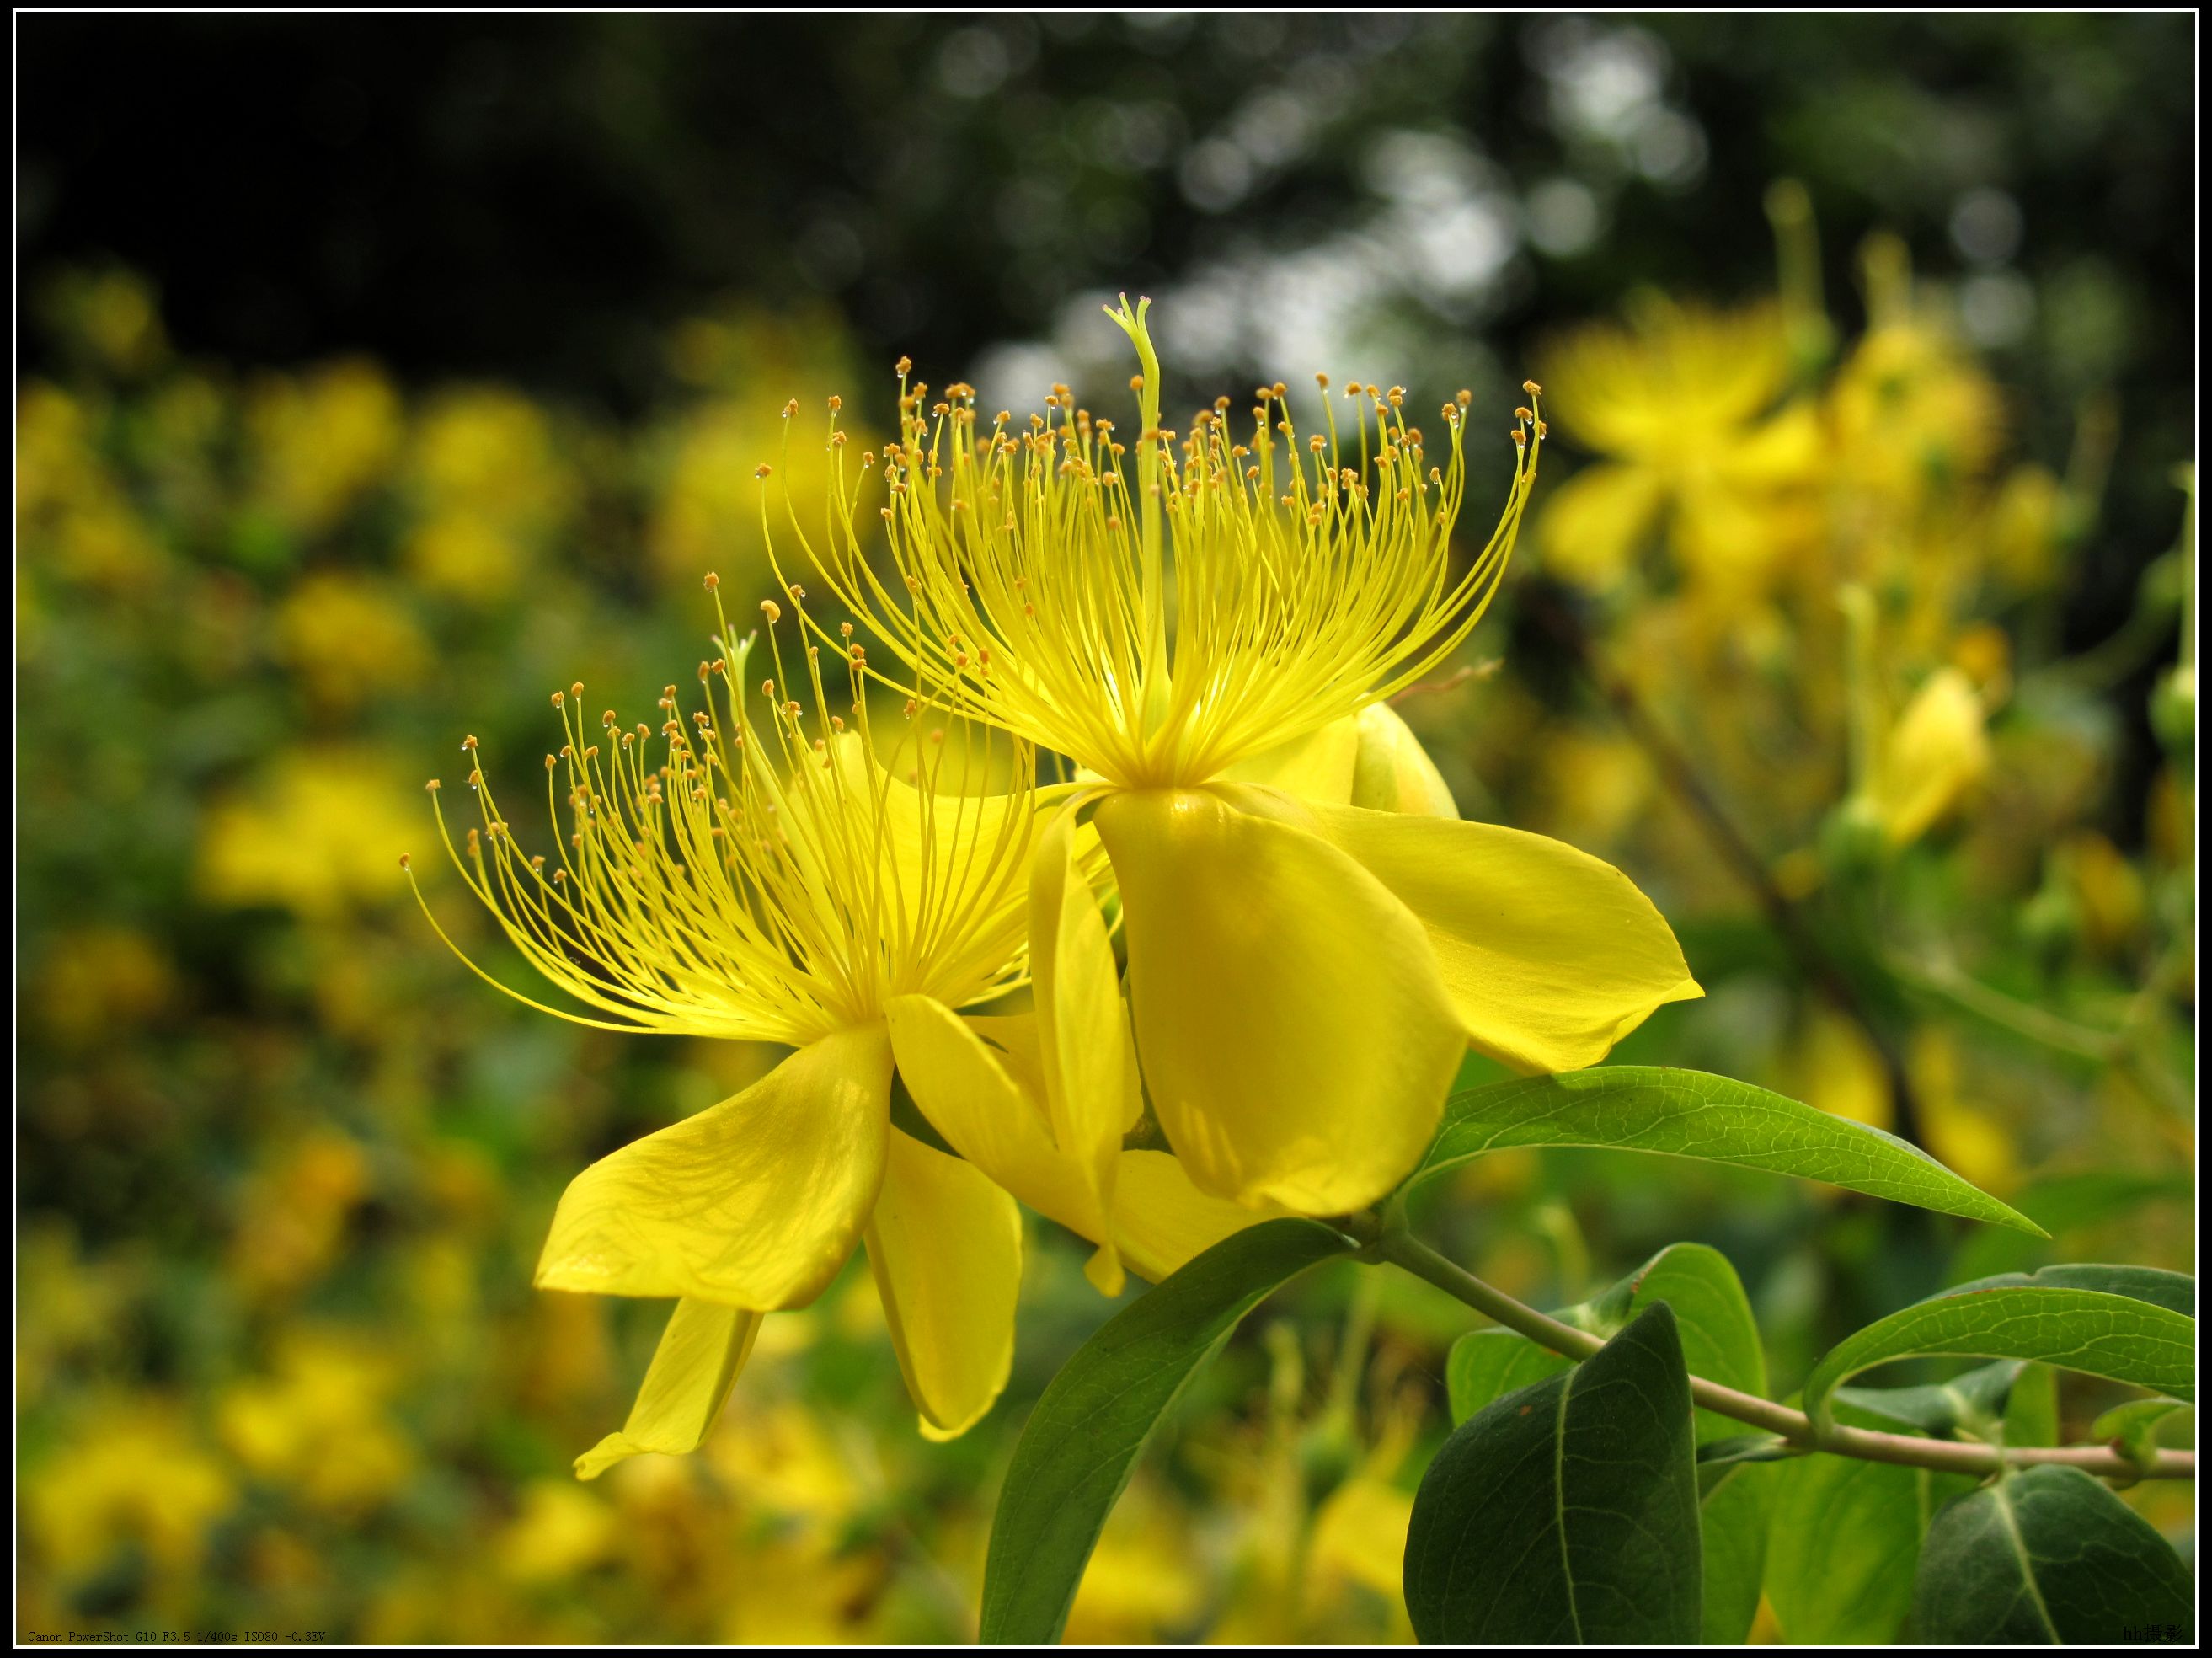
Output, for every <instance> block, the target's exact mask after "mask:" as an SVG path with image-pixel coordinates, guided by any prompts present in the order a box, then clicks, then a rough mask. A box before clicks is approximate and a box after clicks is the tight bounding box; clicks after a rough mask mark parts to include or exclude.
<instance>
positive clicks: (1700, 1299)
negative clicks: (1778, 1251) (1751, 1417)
mask: <svg viewBox="0 0 2212 1658" xmlns="http://www.w3.org/2000/svg"><path fill="white" fill-rule="evenodd" d="M1662 1301H1663V1302H1665V1303H1667V1304H1668V1306H1669V1307H1671V1308H1673V1309H1674V1322H1675V1325H1676V1327H1678V1329H1679V1330H1680V1333H1681V1338H1682V1358H1683V1362H1684V1363H1686V1365H1687V1366H1688V1367H1689V1371H1690V1374H1691V1375H1692V1376H1703V1377H1705V1380H1706V1381H1708V1382H1719V1383H1720V1384H1721V1385H1722V1386H1723V1387H1724V1388H1735V1389H1736V1391H1738V1392H1739V1393H1747V1394H1758V1395H1760V1396H1762V1397H1763V1396H1764V1395H1765V1392H1766V1352H1765V1348H1763V1347H1762V1346H1761V1345H1759V1322H1758V1321H1757V1320H1756V1319H1754V1318H1753V1316H1752V1312H1751V1300H1750V1297H1747V1296H1746V1295H1745V1294H1744V1292H1743V1282H1742V1280H1741V1279H1740V1278H1737V1277H1736V1275H1735V1267H1734V1266H1730V1265H1729V1258H1728V1257H1727V1256H1726V1255H1724V1254H1722V1253H1721V1252H1720V1251H1719V1250H1717V1249H1715V1248H1712V1247H1711V1246H1710V1245H1708V1244H1703V1243H1671V1244H1668V1246H1667V1248H1664V1249H1662V1250H1661V1251H1660V1252H1659V1253H1658V1254H1656V1255H1654V1256H1652V1257H1651V1259H1650V1260H1647V1261H1645V1262H1644V1265H1643V1266H1639V1267H1638V1268H1637V1269H1636V1270H1635V1271H1634V1272H1631V1273H1630V1274H1629V1275H1628V1276H1627V1277H1626V1278H1623V1279H1621V1280H1620V1283H1618V1284H1615V1285H1613V1288H1612V1289H1611V1290H1609V1291H1607V1292H1606V1293H1605V1294H1603V1295H1601V1296H1600V1297H1598V1298H1597V1300H1596V1301H1595V1303H1593V1304H1592V1306H1591V1309H1590V1310H1591V1311H1592V1313H1593V1314H1595V1317H1596V1321H1597V1326H1598V1328H1599V1329H1600V1330H1601V1331H1604V1332H1607V1333H1610V1332H1611V1331H1613V1330H1614V1329H1617V1328H1619V1327H1620V1326H1621V1325H1622V1324H1623V1323H1625V1322H1626V1321H1627V1319H1628V1318H1629V1317H1631V1316H1633V1315H1635V1314H1638V1313H1640V1312H1642V1311H1643V1310H1644V1309H1645V1308H1647V1307H1652V1306H1656V1305H1657V1304H1658V1303H1660V1302H1662ZM1697 1419H1698V1438H1699V1442H1706V1441H1710V1440H1716V1439H1729V1438H1733V1437H1735V1436H1737V1435H1740V1434H1741V1433H1742V1432H1743V1424H1741V1423H1740V1422H1736V1421H1733V1420H1731V1419H1730V1418H1728V1417H1724V1416H1717V1415H1715V1414H1714V1413H1713V1412H1711V1411H1700V1412H1698V1418H1697Z"/></svg>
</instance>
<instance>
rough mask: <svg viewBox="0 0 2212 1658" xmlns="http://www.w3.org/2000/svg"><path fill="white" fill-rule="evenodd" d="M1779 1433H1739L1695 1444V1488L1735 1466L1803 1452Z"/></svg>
mask: <svg viewBox="0 0 2212 1658" xmlns="http://www.w3.org/2000/svg"><path fill="white" fill-rule="evenodd" d="M1802 1455H1805V1453H1804V1452H1803V1451H1802V1450H1801V1449H1800V1448H1798V1447H1796V1446H1795V1445H1793V1444H1791V1443H1790V1442H1789V1441H1788V1440H1786V1439H1784V1438H1783V1437H1782V1436H1780V1435H1779V1434H1739V1435H1737V1436H1735V1438H1733V1439H1714V1440H1708V1441H1707V1442H1705V1444H1702V1445H1700V1446H1699V1447H1698V1489H1699V1491H1701V1492H1702V1491H1709V1490H1710V1489H1711V1487H1712V1486H1713V1485H1715V1484H1717V1482H1718V1481H1720V1480H1721V1479H1724V1478H1726V1477H1727V1476H1728V1475H1729V1473H1731V1472H1733V1471H1734V1470H1735V1469H1737V1468H1741V1467H1746V1466H1747V1465H1749V1464H1752V1463H1758V1462H1789V1461H1794V1460H1795V1459H1796V1458H1798V1457H1801V1456H1802Z"/></svg>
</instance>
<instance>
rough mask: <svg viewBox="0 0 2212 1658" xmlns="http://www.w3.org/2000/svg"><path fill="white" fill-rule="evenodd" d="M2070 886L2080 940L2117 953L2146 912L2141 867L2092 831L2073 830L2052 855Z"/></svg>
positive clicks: (2131, 938) (2140, 925) (2147, 898)
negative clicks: (2079, 922)
mask: <svg viewBox="0 0 2212 1658" xmlns="http://www.w3.org/2000/svg"><path fill="white" fill-rule="evenodd" d="M2052 855H2053V856H2054V857H2055V858H2056V859H2057V860H2058V864H2059V866H2060V868H2061V869H2063V871H2064V872H2065V878H2066V881H2067V884H2069V886H2070V887H2071V888H2072V889H2073V892H2074V897H2075V903H2076V905H2077V906H2078V908H2079V912H2080V914H2081V933H2082V938H2083V941H2084V942H2085V943H2086V944H2087V945H2088V946H2089V948H2090V949H2091V950H2094V951H2095V952H2096V953H2097V954H2099V955H2100V956H2106V957H2112V956H2117V955H2118V954H2120V953H2121V952H2122V951H2123V950H2125V949H2127V948H2128V946H2130V945H2131V944H2134V943H2136V941H2137V939H2138V938H2140V937H2141V935H2142V930H2143V926H2144V923H2145V922H2146V921H2147V920H2148V919H2149V915H2150V895H2149V890H2148V887H2147V885H2146V884H2145V883H2144V881H2143V878H2142V871H2140V870H2138V869H2137V868H2136V865H2135V864H2134V863H2133V862H2132V861H2130V859H2129V858H2128V857H2127V855H2126V854H2125V853H2123V852H2122V851H2121V850H2120V849H2119V848H2118V847H2116V846H2114V845H2113V844H2112V841H2110V840H2109V839H2107V838H2106V836H2105V835H2100V834H2099V833H2098V832H2097V831H2096V830H2095V829H2076V830H2075V832H2074V833H2073V834H2071V835H2068V836H2067V837H2066V839H2065V840H2064V841H2062V842H2060V843H2059V845H2058V847H2057V848H2056V850H2055V851H2054V853H2053V854H2052Z"/></svg>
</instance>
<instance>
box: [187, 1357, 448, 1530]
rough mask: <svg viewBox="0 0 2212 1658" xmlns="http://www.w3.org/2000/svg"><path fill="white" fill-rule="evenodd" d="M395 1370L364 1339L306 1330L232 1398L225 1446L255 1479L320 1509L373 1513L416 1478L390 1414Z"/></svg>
mask: <svg viewBox="0 0 2212 1658" xmlns="http://www.w3.org/2000/svg"><path fill="white" fill-rule="evenodd" d="M397 1368H398V1367H397V1365H396V1364H395V1363H394V1361H393V1358H392V1355H391V1354H390V1353H389V1352H388V1351H378V1350H376V1349H375V1348H374V1347H371V1346H369V1345H365V1344H364V1343H363V1342H362V1341H360V1340H358V1339H349V1338H348V1337H345V1336H342V1335H339V1334H337V1333H330V1332H319V1331H313V1330H303V1331H301V1332H299V1333H295V1335H293V1336H292V1338H291V1339H289V1340H288V1341H287V1342H286V1344H285V1345H284V1349H283V1352H282V1354H281V1355H280V1357H279V1360H278V1363H277V1366H276V1372H275V1374H273V1375H271V1376H265V1377H258V1378H256V1379H254V1380H252V1381H248V1382H240V1383H239V1384H238V1385H236V1386H235V1387H234V1388H231V1389H230V1390H229V1392H228V1394H226V1395H225V1396H224V1398H223V1401H222V1409H221V1412H220V1418H219V1420H220V1426H221V1429H222V1437H223V1442H224V1443H225V1444H227V1445H228V1447H229V1448H230V1449H231V1451H232V1453H233V1454H234V1455H236V1456H237V1458H238V1460H239V1461H240V1462H242V1463H244V1464H245V1465H246V1467H247V1468H248V1469H249V1470H251V1471H252V1473H255V1474H258V1475H259V1476H260V1477H261V1478H263V1479H269V1480H273V1481H277V1482H281V1483H282V1484H283V1485H285V1486H287V1487H289V1489H291V1490H294V1491H297V1492H298V1493H299V1494H300V1495H301V1497H304V1498H306V1499H307V1502H309V1503H313V1504H314V1505H315V1506H317V1507H319V1508H322V1509H328V1510H331V1512H334V1513H337V1514H342V1515H343V1514H358V1513H361V1512H363V1511H365V1510H367V1509H371V1508H374V1507H375V1506H376V1505H377V1504H379V1503H382V1502H383V1501H384V1500H385V1499H386V1498H387V1497H391V1496H392V1494H393V1493H394V1492H395V1491H398V1489H399V1488H400V1486H401V1485H404V1483H405V1482H406V1480H407V1479H408V1478H409V1477H410V1475H411V1474H412V1473H414V1454H413V1451H412V1449H411V1448H410V1445H409V1443H408V1441H407V1440H406V1438H405V1437H404V1436H403V1435H402V1434H401V1433H400V1432H399V1430H398V1429H397V1428H396V1427H395V1426H394V1424H393V1423H392V1418H391V1415H390V1413H389V1408H388V1400H389V1399H390V1396H391V1394H392V1391H393V1389H394V1387H395V1386H396V1384H397V1382H398V1376H397V1374H396V1372H397Z"/></svg>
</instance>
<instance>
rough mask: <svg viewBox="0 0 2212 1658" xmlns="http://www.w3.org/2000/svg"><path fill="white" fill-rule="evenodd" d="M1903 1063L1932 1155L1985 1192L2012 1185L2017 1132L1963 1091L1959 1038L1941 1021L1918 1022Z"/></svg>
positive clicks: (2017, 1163) (2017, 1171)
mask: <svg viewBox="0 0 2212 1658" xmlns="http://www.w3.org/2000/svg"><path fill="white" fill-rule="evenodd" d="M1905 1063H1906V1069H1907V1072H1908V1073H1909V1074H1910V1075H1911V1078H1912V1093H1913V1100H1914V1103H1915V1104H1916V1105H1917V1107H1918V1108H1919V1112H1920V1121H1921V1131H1922V1133H1923V1134H1924V1135H1925V1136H1926V1138H1927V1141H1928V1150H1929V1151H1930V1152H1931V1153H1932V1154H1933V1155H1934V1156H1935V1157H1936V1160H1937V1161H1938V1162H1939V1163H1944V1164H1947V1165H1948V1166H1949V1167H1950V1168H1953V1169H1957V1170H1958V1171H1959V1173H1960V1174H1961V1175H1965V1176H1966V1179H1968V1180H1970V1181H1972V1182H1973V1183H1974V1184H1975V1185H1976V1186H1978V1187H1981V1188H1982V1190H1984V1192H1994V1193H1997V1194H1998V1195H1999V1196H2001V1197H2002V1196H2004V1195H2006V1194H2008V1193H2011V1192H2014V1191H2015V1190H2017V1189H2018V1187H2019V1186H2020V1182H2021V1156H2020V1149H2019V1146H2018V1145H2017V1143H2016V1139H2017V1137H2016V1135H2015V1133H2014V1131H2013V1129H2012V1127H2011V1125H2010V1124H2008V1123H2007V1122H2006V1121H2003V1120H2002V1119H2001V1118H2000V1117H1999V1116H1998V1115H1997V1114H1996V1111H1995V1110H1993V1109H1992V1108H1990V1106H1989V1105H1988V1104H1986V1103H1984V1102H1981V1101H1978V1100H1975V1099H1972V1098H1971V1097H1969V1096H1968V1095H1967V1094H1966V1091H1965V1090H1966V1088H1967V1087H1968V1082H1967V1078H1966V1067H1965V1065H1964V1063H1963V1062H1962V1060H1961V1058H1960V1052H1959V1042H1958V1038H1957V1037H1956V1036H1954V1035H1953V1034H1952V1033H1951V1032H1950V1031H1948V1030H1946V1029H1943V1028H1942V1026H1940V1025H1923V1026H1922V1027H1921V1028H1920V1029H1918V1030H1917V1031H1915V1032H1914V1033H1913V1037H1912V1044H1911V1051H1910V1053H1909V1054H1907V1056H1906V1061H1905Z"/></svg>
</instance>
